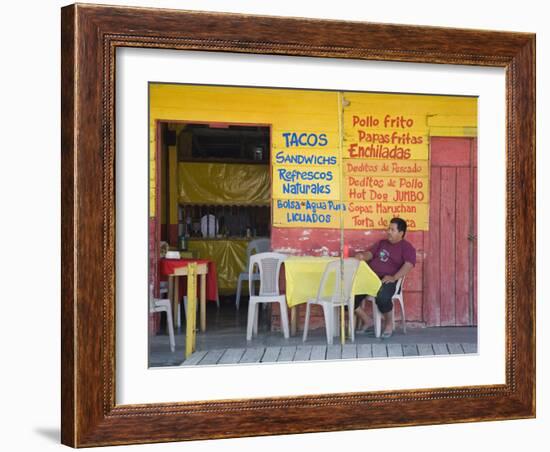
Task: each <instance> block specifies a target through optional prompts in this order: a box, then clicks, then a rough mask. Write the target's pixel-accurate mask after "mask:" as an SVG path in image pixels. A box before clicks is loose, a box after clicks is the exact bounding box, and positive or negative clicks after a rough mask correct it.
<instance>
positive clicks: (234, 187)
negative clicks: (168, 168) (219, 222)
mask: <svg viewBox="0 0 550 452" xmlns="http://www.w3.org/2000/svg"><path fill="white" fill-rule="evenodd" d="M178 172H179V173H178V198H179V202H180V203H193V204H209V205H241V206H243V205H245V206H246V205H248V206H260V205H262V206H264V205H265V206H268V205H269V204H270V180H269V166H268V165H243V164H225V163H188V162H184V163H179V164H178Z"/></svg>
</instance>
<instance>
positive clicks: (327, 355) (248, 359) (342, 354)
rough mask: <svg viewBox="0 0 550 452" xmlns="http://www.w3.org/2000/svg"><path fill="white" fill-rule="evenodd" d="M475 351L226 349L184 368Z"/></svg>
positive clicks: (454, 347) (442, 347)
mask: <svg viewBox="0 0 550 452" xmlns="http://www.w3.org/2000/svg"><path fill="white" fill-rule="evenodd" d="M476 352H477V346H476V344H472V343H438V344H344V345H298V346H281V347H252V348H227V349H215V350H208V351H205V350H203V351H197V352H195V353H193V354H192V355H191V356H190V357H189V358H188V359H186V360H185V361H184V362H183V363H182V364H181V366H207V365H221V364H252V363H274V362H292V361H325V360H333V359H357V358H359V359H368V358H397V357H407V356H433V355H461V354H467V353H476Z"/></svg>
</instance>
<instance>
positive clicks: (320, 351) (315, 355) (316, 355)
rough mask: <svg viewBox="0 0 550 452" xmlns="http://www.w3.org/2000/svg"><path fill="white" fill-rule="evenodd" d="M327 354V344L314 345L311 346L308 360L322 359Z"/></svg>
mask: <svg viewBox="0 0 550 452" xmlns="http://www.w3.org/2000/svg"><path fill="white" fill-rule="evenodd" d="M326 356H327V346H326V345H314V346H313V347H312V348H311V355H310V357H309V359H310V361H323V360H325V359H326Z"/></svg>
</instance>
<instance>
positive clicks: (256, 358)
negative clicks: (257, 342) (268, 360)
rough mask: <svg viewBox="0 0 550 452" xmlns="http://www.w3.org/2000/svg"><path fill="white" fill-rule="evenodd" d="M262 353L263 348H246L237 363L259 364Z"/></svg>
mask: <svg viewBox="0 0 550 452" xmlns="http://www.w3.org/2000/svg"><path fill="white" fill-rule="evenodd" d="M264 351H265V348H264V347H254V348H247V349H246V351H245V352H244V355H243V356H242V358H241V360H240V361H239V363H240V364H244V363H259V362H260V360H261V359H262V356H263V355H264Z"/></svg>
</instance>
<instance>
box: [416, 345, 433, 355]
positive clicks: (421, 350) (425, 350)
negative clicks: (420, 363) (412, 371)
mask: <svg viewBox="0 0 550 452" xmlns="http://www.w3.org/2000/svg"><path fill="white" fill-rule="evenodd" d="M418 354H419V355H420V356H425V355H433V354H434V349H433V347H432V344H418Z"/></svg>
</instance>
